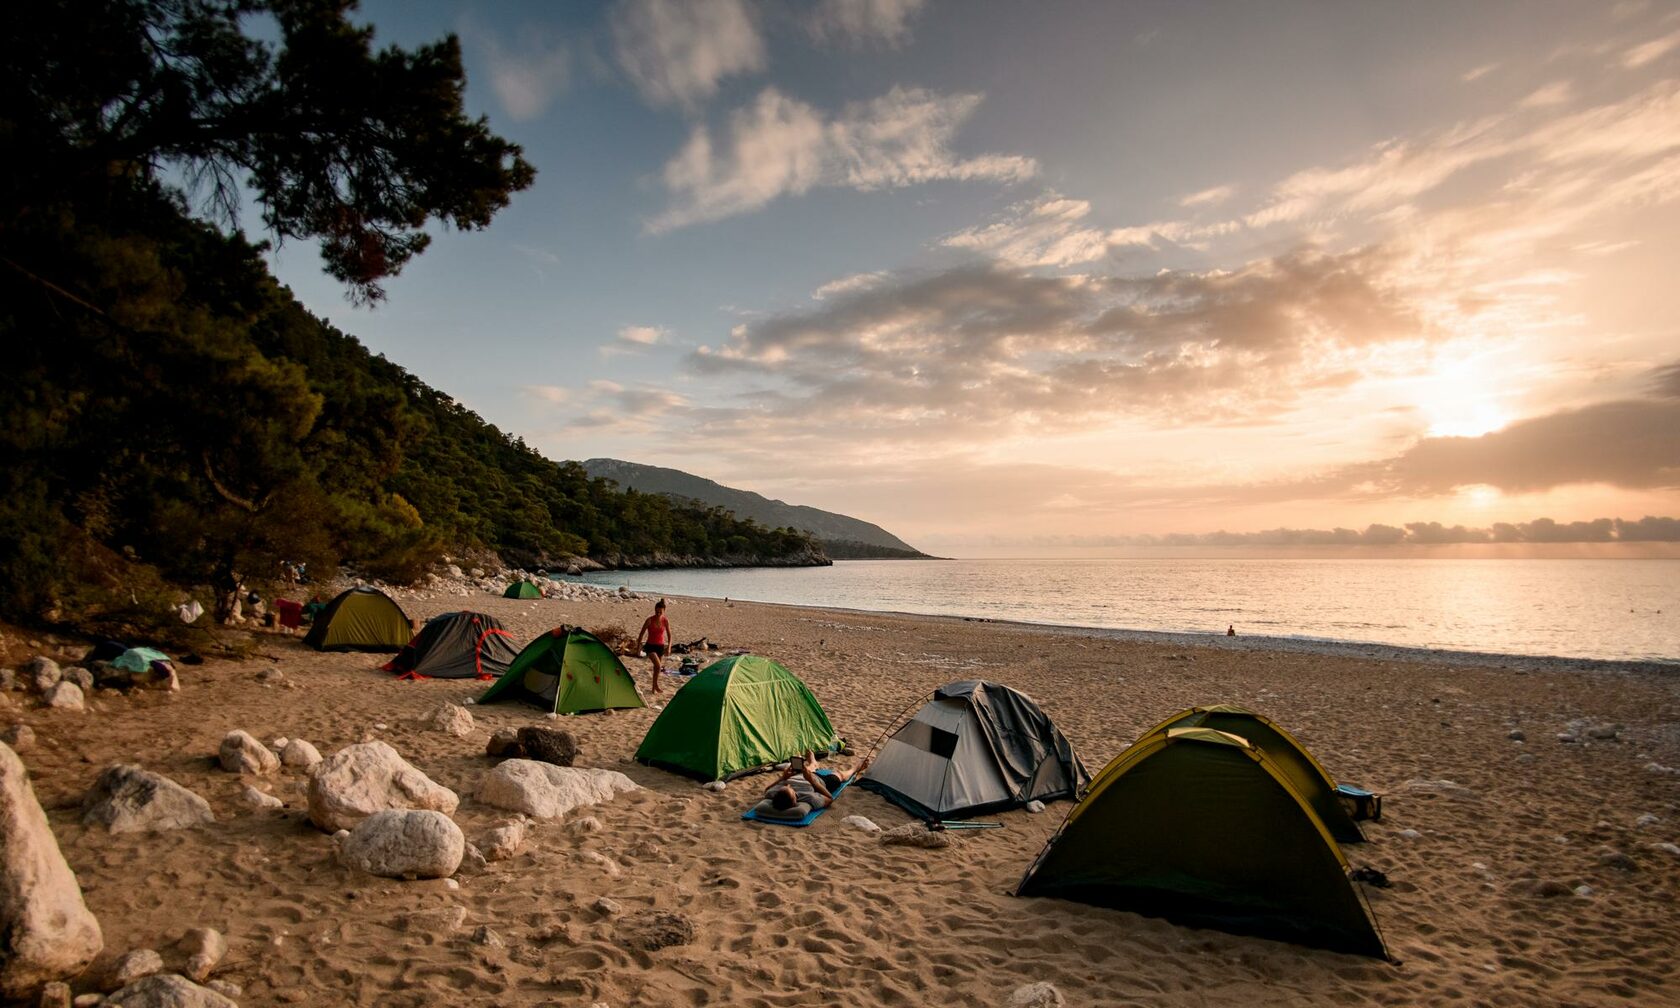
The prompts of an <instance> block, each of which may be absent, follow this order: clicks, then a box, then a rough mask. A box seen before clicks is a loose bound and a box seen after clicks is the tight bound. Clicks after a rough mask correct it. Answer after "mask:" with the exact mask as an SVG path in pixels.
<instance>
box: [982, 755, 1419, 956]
mask: <svg viewBox="0 0 1680 1008" xmlns="http://www.w3.org/2000/svg"><path fill="white" fill-rule="evenodd" d="M1015 892H1016V895H1017V896H1052V897H1056V898H1059V899H1068V900H1073V901H1075V902H1079V903H1090V904H1094V905H1096V906H1104V907H1112V908H1114V909H1117V910H1129V911H1131V912H1133V913H1140V914H1144V915H1146V916H1150V917H1164V918H1166V919H1168V920H1171V921H1174V922H1176V923H1180V924H1187V925H1190V926H1193V927H1207V928H1214V929H1216V930H1220V931H1229V932H1231V933H1234V934H1246V935H1258V936H1260V937H1264V938H1275V939H1278V940H1281V941H1288V942H1295V943H1297V944H1300V945H1311V946H1314V947H1317V948H1326V949H1331V950H1333V951H1337V952H1350V953H1354V954H1356V955H1367V956H1376V957H1378V958H1387V957H1388V952H1387V950H1386V949H1385V948H1384V946H1383V941H1382V937H1381V935H1380V934H1378V932H1377V927H1376V921H1375V919H1374V918H1373V917H1372V916H1371V912H1370V908H1369V907H1368V906H1367V905H1366V904H1365V901H1364V900H1363V899H1362V898H1361V896H1360V894H1359V893H1358V892H1357V891H1356V890H1355V888H1354V883H1353V882H1352V880H1351V879H1350V878H1349V872H1348V863H1347V861H1346V859H1344V858H1343V857H1342V851H1341V848H1340V847H1338V846H1337V845H1336V841H1335V840H1334V839H1333V838H1332V837H1331V836H1330V832H1329V830H1327V829H1326V828H1325V826H1324V823H1323V821H1322V820H1320V819H1319V818H1318V814H1317V813H1315V812H1314V811H1313V808H1312V805H1311V803H1310V802H1309V801H1308V800H1307V798H1306V796H1305V795H1303V794H1301V792H1300V791H1299V790H1297V789H1296V787H1295V786H1294V785H1293V784H1292V783H1291V782H1290V780H1289V777H1288V775H1287V774H1286V773H1284V772H1283V770H1282V769H1281V768H1279V766H1278V765H1277V764H1276V763H1275V762H1274V761H1273V760H1272V759H1271V758H1270V757H1269V756H1267V754H1266V753H1265V752H1263V751H1261V750H1260V749H1259V748H1258V747H1256V746H1254V745H1251V744H1250V743H1249V742H1248V740H1247V739H1244V738H1241V737H1239V736H1236V735H1232V734H1229V733H1226V732H1222V731H1216V730H1214V729H1212V728H1199V727H1188V728H1168V729H1166V730H1164V731H1159V732H1154V733H1151V734H1149V735H1146V736H1144V737H1143V738H1141V739H1139V740H1138V741H1137V742H1136V743H1135V744H1134V745H1132V747H1131V748H1129V749H1127V750H1126V751H1125V752H1123V753H1121V754H1120V755H1119V756H1117V757H1115V759H1114V760H1113V761H1112V762H1111V763H1109V764H1108V766H1106V767H1104V768H1103V770H1102V772H1101V773H1099V774H1098V775H1097V777H1096V779H1095V780H1094V781H1093V782H1092V783H1091V788H1090V790H1089V791H1088V792H1086V795H1085V798H1084V799H1083V800H1082V801H1080V803H1079V804H1078V805H1076V806H1074V809H1073V811H1072V812H1071V813H1069V814H1068V817H1067V821H1066V822H1064V823H1063V824H1062V827H1061V829H1060V830H1058V831H1057V832H1056V835H1055V836H1053V837H1051V838H1050V842H1049V843H1048V844H1046V845H1045V848H1044V850H1043V852H1042V853H1040V854H1039V856H1038V859H1037V860H1035V861H1034V862H1033V865H1032V867H1031V868H1029V869H1027V874H1026V876H1025V877H1024V878H1023V879H1022V880H1021V884H1020V886H1019V887H1018V888H1017V889H1016V891H1015Z"/></svg>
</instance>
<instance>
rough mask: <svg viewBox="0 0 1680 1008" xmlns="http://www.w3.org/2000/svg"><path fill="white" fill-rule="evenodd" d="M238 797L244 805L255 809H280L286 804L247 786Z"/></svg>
mask: <svg viewBox="0 0 1680 1008" xmlns="http://www.w3.org/2000/svg"><path fill="white" fill-rule="evenodd" d="M239 797H240V799H241V800H242V801H244V802H245V804H247V805H249V806H251V807H252V808H257V809H265V808H280V807H281V806H283V805H285V804H286V803H285V802H283V801H281V800H280V799H278V798H276V797H274V796H273V795H271V794H266V793H264V792H262V791H258V790H257V789H256V788H254V787H249V786H247V787H246V788H245V790H244V792H243V793H241V794H240V796H239Z"/></svg>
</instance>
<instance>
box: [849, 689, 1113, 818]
mask: <svg viewBox="0 0 1680 1008" xmlns="http://www.w3.org/2000/svg"><path fill="white" fill-rule="evenodd" d="M1090 782H1091V774H1090V771H1088V770H1086V769H1085V764H1084V763H1083V762H1081V761H1080V759H1079V754H1078V753H1076V752H1074V750H1073V745H1072V744H1071V743H1069V742H1068V740H1067V737H1066V736H1064V735H1063V734H1062V733H1061V731H1060V730H1058V729H1057V728H1056V726H1055V724H1054V723H1052V722H1051V720H1050V717H1049V715H1047V714H1045V713H1044V711H1043V710H1041V709H1040V708H1039V706H1038V704H1036V703H1034V702H1033V700H1032V698H1031V697H1029V696H1027V695H1026V694H1025V693H1021V692H1018V691H1016V690H1013V689H1010V688H1009V687H1008V686H1003V685H1000V684H998V683H991V682H982V681H980V680H977V679H969V680H964V681H962V682H954V683H948V684H946V685H944V686H941V687H939V688H938V689H936V690H934V691H933V699H932V700H929V701H928V702H927V703H926V704H925V705H923V706H922V708H921V710H918V711H917V712H916V713H915V715H914V716H913V717H912V718H911V719H910V720H909V721H908V722H907V723H906V724H905V725H904V727H902V728H900V729H899V730H898V731H896V732H894V733H893V736H892V737H891V738H889V739H888V740H887V741H886V743H885V744H884V745H883V746H882V747H881V752H880V755H878V756H876V757H875V762H874V763H873V764H872V765H871V766H870V768H869V772H868V773H866V774H865V775H864V776H863V779H862V780H861V781H860V782H859V783H860V785H861V786H862V787H864V788H867V789H868V790H870V791H874V792H876V793H877V794H879V795H881V797H883V798H885V799H887V800H888V801H890V802H892V803H893V804H895V805H898V806H900V807H901V808H903V809H905V810H906V811H908V812H909V813H910V814H911V815H915V816H919V817H921V818H923V819H928V820H941V819H964V818H968V817H971V816H977V815H985V814H987V813H990V812H998V811H1002V810H1004V809H1010V808H1019V807H1020V806H1023V805H1025V804H1026V803H1027V802H1030V801H1034V800H1037V801H1054V800H1056V799H1058V798H1070V799H1071V798H1077V797H1078V796H1079V792H1080V791H1081V790H1083V789H1084V787H1085V786H1086V785H1087V784H1089V783H1090Z"/></svg>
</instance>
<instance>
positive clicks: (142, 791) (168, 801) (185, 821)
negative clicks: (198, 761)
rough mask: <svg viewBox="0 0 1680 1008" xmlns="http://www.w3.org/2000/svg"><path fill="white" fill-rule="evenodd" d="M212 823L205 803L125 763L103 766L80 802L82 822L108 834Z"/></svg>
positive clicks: (147, 772)
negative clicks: (102, 770) (102, 771)
mask: <svg viewBox="0 0 1680 1008" xmlns="http://www.w3.org/2000/svg"><path fill="white" fill-rule="evenodd" d="M215 821H216V816H215V814H214V813H212V812H211V811H210V803H209V802H206V801H205V800H204V799H203V798H200V797H199V796H198V795H196V794H193V793H192V792H191V791H188V790H187V789H186V788H184V787H182V786H181V785H179V784H177V783H175V782H174V781H172V780H170V779H169V778H168V777H165V776H163V775H161V774H155V773H152V772H151V771H149V770H142V769H141V768H139V767H137V766H134V765H132V764H128V763H117V764H114V765H112V766H108V767H106V768H105V772H104V773H101V774H100V775H99V779H98V780H95V781H94V782H93V787H92V788H91V789H89V791H88V793H87V795H86V797H84V798H83V799H82V822H83V823H84V824H86V825H90V826H91V825H94V824H96V823H97V824H99V825H102V826H104V827H106V828H107V829H109V830H110V831H111V832H112V833H152V832H157V831H159V830H173V829H184V828H186V827H188V826H197V825H199V824H201V823H212V822H215Z"/></svg>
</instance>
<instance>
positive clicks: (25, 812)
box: [0, 745, 105, 999]
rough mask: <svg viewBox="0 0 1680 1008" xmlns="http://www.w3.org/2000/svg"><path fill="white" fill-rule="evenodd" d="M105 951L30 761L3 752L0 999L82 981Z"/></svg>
mask: <svg viewBox="0 0 1680 1008" xmlns="http://www.w3.org/2000/svg"><path fill="white" fill-rule="evenodd" d="M104 945H105V943H104V937H103V935H102V934H101V933H100V930H99V921H98V920H97V919H95V918H94V916H93V914H91V913H89V912H88V908H87V905H86V904H85V903H83V902H82V890H81V886H80V885H78V884H77V882H76V875H75V873H74V872H72V871H71V870H70V866H69V865H68V864H66V863H65V860H64V855H63V854H62V853H60V852H59V849H58V841H57V840H56V839H55V838H54V837H53V833H52V829H51V828H50V827H49V826H48V825H47V817H46V814H45V813H44V812H42V811H41V803H40V802H39V801H37V800H36V798H35V789H34V788H33V787H31V786H30V784H29V777H28V775H27V774H26V773H25V772H24V769H23V761H22V760H20V759H18V757H17V753H14V752H12V750H11V747H10V746H6V745H0V951H3V952H4V955H0V999H11V998H20V999H21V998H23V997H24V996H26V995H28V994H30V993H31V992H33V991H34V990H35V989H36V988H38V987H40V986H41V985H42V984H45V983H47V982H49V981H54V980H60V979H65V978H68V977H73V976H75V975H76V974H78V973H80V972H81V971H82V970H84V969H86V968H87V965H88V963H91V962H92V961H93V960H94V957H96V956H98V955H99V953H100V950H101V949H103V948H104Z"/></svg>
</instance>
